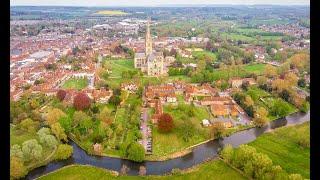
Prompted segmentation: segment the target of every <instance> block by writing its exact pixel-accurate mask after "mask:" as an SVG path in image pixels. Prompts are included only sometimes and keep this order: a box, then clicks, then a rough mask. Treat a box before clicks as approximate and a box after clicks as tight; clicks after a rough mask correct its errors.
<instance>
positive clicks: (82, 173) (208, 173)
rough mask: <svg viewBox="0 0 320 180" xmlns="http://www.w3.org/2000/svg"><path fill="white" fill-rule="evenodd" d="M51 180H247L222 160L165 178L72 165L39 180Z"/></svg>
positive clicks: (206, 163)
mask: <svg viewBox="0 0 320 180" xmlns="http://www.w3.org/2000/svg"><path fill="white" fill-rule="evenodd" d="M49 179H56V180H60V179H61V180H62V179H79V180H84V179H124V180H126V179H130V180H135V179H150V180H155V179H163V180H166V179H168V180H169V179H170V180H171V179H180V180H182V179H183V180H185V179H186V180H191V179H219V180H229V179H237V180H241V179H246V178H245V177H244V176H242V175H241V174H240V173H238V172H237V171H235V170H234V169H232V168H230V167H229V166H227V165H226V164H225V163H224V162H222V161H221V160H212V161H209V162H205V163H203V164H200V165H198V166H195V167H193V168H191V169H187V170H182V171H179V173H174V174H170V175H164V176H155V175H152V176H151V175H150V176H126V175H125V176H122V175H116V173H114V172H112V171H109V170H106V169H102V168H97V167H93V166H87V165H71V166H66V167H63V168H61V169H59V170H57V171H55V172H53V173H50V174H48V175H45V176H42V177H40V178H39V180H49Z"/></svg>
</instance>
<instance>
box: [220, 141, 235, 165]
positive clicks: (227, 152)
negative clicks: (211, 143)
mask: <svg viewBox="0 0 320 180" xmlns="http://www.w3.org/2000/svg"><path fill="white" fill-rule="evenodd" d="M233 154H234V150H233V147H232V145H230V144H227V145H225V146H224V147H223V149H222V151H221V152H220V156H221V157H222V158H223V159H224V160H225V161H226V162H228V163H231V162H232V159H233Z"/></svg>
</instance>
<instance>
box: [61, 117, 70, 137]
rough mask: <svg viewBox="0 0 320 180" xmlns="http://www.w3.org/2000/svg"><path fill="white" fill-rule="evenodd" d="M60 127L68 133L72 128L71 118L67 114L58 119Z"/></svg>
mask: <svg viewBox="0 0 320 180" xmlns="http://www.w3.org/2000/svg"><path fill="white" fill-rule="evenodd" d="M59 123H60V125H61V127H62V128H63V129H64V130H65V132H66V133H70V132H71V129H72V119H71V118H70V117H69V116H63V117H61V118H60V119H59Z"/></svg>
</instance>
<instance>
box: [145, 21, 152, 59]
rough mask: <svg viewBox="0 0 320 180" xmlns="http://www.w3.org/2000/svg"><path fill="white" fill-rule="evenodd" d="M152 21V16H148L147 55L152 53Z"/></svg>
mask: <svg viewBox="0 0 320 180" xmlns="http://www.w3.org/2000/svg"><path fill="white" fill-rule="evenodd" d="M150 21H151V18H150V17H149V18H148V21H147V27H146V39H145V43H146V56H148V55H149V54H151V53H152V37H151V34H150Z"/></svg>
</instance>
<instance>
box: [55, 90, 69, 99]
mask: <svg viewBox="0 0 320 180" xmlns="http://www.w3.org/2000/svg"><path fill="white" fill-rule="evenodd" d="M66 95H67V92H66V91H65V90H62V89H59V91H58V92H57V98H58V99H59V100H60V101H63V100H64V98H65V97H66Z"/></svg>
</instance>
